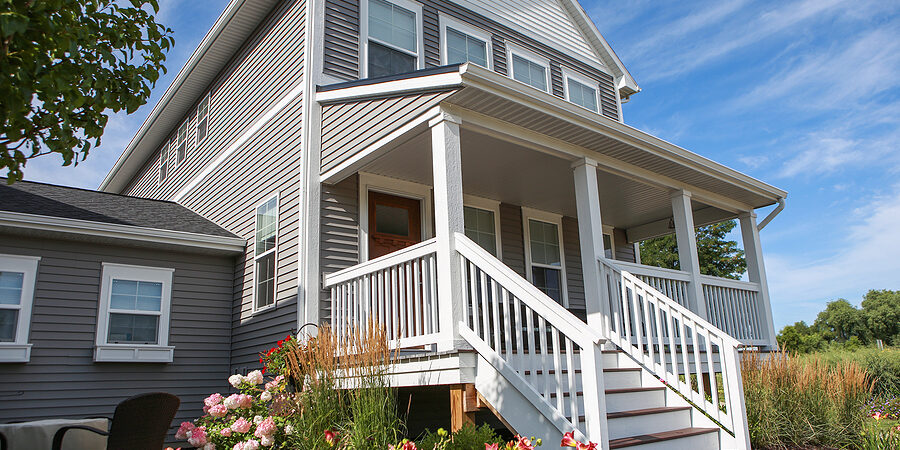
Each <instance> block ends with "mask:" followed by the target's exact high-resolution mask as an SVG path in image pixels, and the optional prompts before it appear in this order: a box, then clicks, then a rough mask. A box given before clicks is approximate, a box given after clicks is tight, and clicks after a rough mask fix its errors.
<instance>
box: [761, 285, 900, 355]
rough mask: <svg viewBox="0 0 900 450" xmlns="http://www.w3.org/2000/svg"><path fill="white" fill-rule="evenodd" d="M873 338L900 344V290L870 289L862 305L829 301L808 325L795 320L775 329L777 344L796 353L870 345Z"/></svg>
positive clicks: (873, 341)
mask: <svg viewBox="0 0 900 450" xmlns="http://www.w3.org/2000/svg"><path fill="white" fill-rule="evenodd" d="M876 339H880V340H881V341H882V342H883V343H884V344H885V345H893V346H900V291H889V290H871V291H869V292H868V293H866V295H865V297H864V298H863V301H862V304H861V308H857V307H855V306H853V305H852V304H850V302H848V301H847V300H844V299H838V300H835V301H832V302H829V303H828V304H827V305H825V310H823V311H822V312H820V313H819V314H818V316H816V320H815V322H813V324H812V325H811V326H807V325H806V323H805V322H797V323H795V324H793V325H787V326H785V327H784V328H782V329H781V332H780V333H778V343H779V345H781V346H782V347H783V348H785V349H787V350H789V351H793V352H799V353H809V352H812V351H816V350H821V349H824V348H826V347H829V346H835V345H837V346H842V347H856V346H860V345H872V344H874V343H875V340H876Z"/></svg>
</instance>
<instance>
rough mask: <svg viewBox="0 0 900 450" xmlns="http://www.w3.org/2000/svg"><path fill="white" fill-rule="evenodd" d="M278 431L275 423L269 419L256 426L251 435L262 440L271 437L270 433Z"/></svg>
mask: <svg viewBox="0 0 900 450" xmlns="http://www.w3.org/2000/svg"><path fill="white" fill-rule="evenodd" d="M276 431H278V426H277V425H275V421H274V420H272V418H271V417H269V418H267V419H266V420H263V421H262V422H260V423H259V425H257V426H256V432H255V433H253V435H254V436H256V437H258V438H262V437H265V436H271V435H272V433H274V432H276Z"/></svg>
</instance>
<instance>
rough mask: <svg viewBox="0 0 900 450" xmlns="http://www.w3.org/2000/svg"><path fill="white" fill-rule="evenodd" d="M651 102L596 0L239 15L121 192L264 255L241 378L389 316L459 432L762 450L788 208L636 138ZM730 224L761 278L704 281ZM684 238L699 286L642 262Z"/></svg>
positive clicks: (240, 347) (256, 2)
mask: <svg viewBox="0 0 900 450" xmlns="http://www.w3.org/2000/svg"><path fill="white" fill-rule="evenodd" d="M639 91H640V89H639V88H638V86H637V84H636V82H635V80H634V79H633V78H632V77H631V75H630V74H629V73H628V71H627V70H626V68H625V67H624V65H623V64H622V62H621V61H620V60H619V58H618V57H617V56H616V54H615V53H614V52H613V51H612V49H611V48H610V46H609V45H608V43H607V42H606V40H605V39H604V38H603V36H602V35H601V34H600V32H599V31H598V30H597V29H596V27H595V26H594V24H593V23H592V21H591V20H590V18H589V17H588V15H587V14H586V13H585V12H584V10H583V9H582V8H581V7H580V6H579V5H578V3H577V2H576V1H575V0H534V1H523V0H506V1H482V0H421V1H418V0H358V1H356V0H281V1H278V0H232V1H231V3H230V4H229V5H228V6H227V8H226V10H225V11H224V12H223V14H222V16H221V17H220V18H219V19H218V20H217V21H216V23H215V25H214V26H213V28H212V29H211V30H210V31H209V33H208V34H207V35H206V37H205V38H204V39H203V41H202V42H201V43H200V46H199V47H198V48H197V50H196V51H195V52H194V54H193V55H192V56H191V58H190V59H189V60H188V62H187V64H186V65H185V67H184V68H183V69H182V70H181V72H180V73H179V74H178V75H177V77H176V78H175V80H174V82H173V83H172V85H171V86H170V87H169V88H168V90H167V91H166V93H165V94H164V95H163V97H162V99H161V100H160V101H159V103H158V104H157V105H156V107H155V108H154V109H153V110H152V111H151V113H150V115H149V117H148V118H147V119H146V121H145V122H144V123H143V125H142V126H141V128H140V129H139V130H138V132H137V134H136V135H135V137H134V139H133V140H132V141H131V143H130V144H129V145H128V147H127V148H126V149H125V150H124V152H123V154H122V155H121V157H120V158H119V160H118V161H117V162H116V164H115V166H114V167H113V169H112V170H111V171H110V172H109V174H108V175H107V177H106V179H105V180H104V181H103V183H102V185H101V186H100V190H101V191H104V192H107V193H115V194H122V195H126V196H130V197H141V198H149V199H157V200H166V201H169V202H174V203H177V204H178V205H181V206H183V207H184V208H186V209H188V210H190V211H192V212H193V213H195V214H197V215H199V216H201V217H202V218H204V219H206V220H208V221H210V222H212V223H214V224H215V225H217V226H218V227H221V228H223V229H224V230H227V231H228V232H230V233H231V234H233V235H235V236H238V237H240V238H241V239H243V240H245V241H246V242H247V245H246V246H245V247H244V248H243V250H242V251H241V253H240V254H239V255H238V256H237V257H236V261H235V265H234V275H233V281H232V280H229V283H230V284H229V285H228V287H229V288H231V289H232V291H233V304H232V305H231V333H230V336H229V338H228V339H227V340H221V341H219V343H220V344H221V345H222V346H227V345H230V349H229V355H228V357H227V358H228V359H227V361H226V364H227V365H228V366H229V367H230V368H231V370H246V369H248V368H250V367H253V366H254V364H255V363H256V360H257V354H258V352H259V351H261V350H263V349H264V348H266V347H267V346H270V345H271V343H272V342H273V341H275V340H277V339H278V338H280V337H282V336H283V335H284V334H286V333H288V332H297V331H298V330H301V329H302V330H304V331H310V332H314V325H315V324H320V323H330V324H332V326H333V327H334V328H335V329H337V330H338V332H339V333H342V332H346V330H347V329H348V327H352V326H367V325H368V324H369V323H375V324H377V325H379V326H384V327H386V329H387V330H388V332H389V334H390V336H391V338H392V340H393V345H395V346H396V347H397V348H398V349H401V350H402V355H403V357H402V358H401V359H400V361H399V363H398V365H397V367H396V368H394V369H393V372H392V373H393V378H392V380H393V383H394V384H395V385H396V386H406V387H417V386H442V387H444V388H446V389H447V390H449V391H450V398H451V399H452V400H451V401H452V402H457V403H459V402H461V404H455V405H454V407H453V408H452V409H453V411H454V413H453V415H452V418H451V419H452V421H453V424H454V426H459V425H460V424H461V423H463V422H465V421H467V420H472V413H473V411H474V410H476V409H477V408H480V407H484V408H488V409H490V410H491V411H492V412H493V413H494V414H496V415H497V416H498V417H499V418H500V419H501V420H502V421H503V422H504V423H505V424H506V425H507V426H508V427H510V428H511V429H513V430H515V431H518V432H522V433H528V434H529V435H536V436H547V439H550V440H552V439H551V438H552V436H554V435H561V434H562V433H563V432H566V431H571V430H575V431H576V434H577V435H578V436H581V437H586V438H589V439H592V440H594V441H597V442H601V443H602V446H603V448H621V447H631V446H634V447H636V448H641V449H644V448H646V449H650V448H663V447H665V448H689V447H690V448H720V447H721V448H744V447H747V446H749V443H748V442H749V441H748V437H747V430H746V418H745V416H744V405H743V393H742V387H741V382H740V366H739V352H738V349H739V348H740V347H742V346H755V347H763V348H771V347H774V346H776V345H777V344H776V342H775V333H774V329H773V323H772V314H771V307H770V303H769V296H768V288H767V285H766V274H765V267H764V263H763V256H762V250H761V246H760V238H759V229H760V228H761V225H762V226H764V225H765V223H767V222H768V221H769V220H771V216H770V217H769V218H767V219H765V220H764V221H763V222H761V225H760V224H758V223H757V217H756V214H755V212H754V211H755V210H756V209H758V208H762V207H766V206H770V205H773V204H779V207H778V208H776V212H775V214H777V211H779V210H780V209H781V207H782V206H783V203H784V198H785V196H786V193H785V192H784V191H782V190H780V189H778V188H775V187H773V186H770V185H768V184H766V183H763V182H761V181H758V180H756V179H754V178H752V177H750V176H748V175H745V174H742V173H740V172H738V171H735V170H733V169H730V168H728V167H725V166H723V165H721V164H718V163H716V162H714V161H711V160H709V159H706V158H704V157H702V156H700V155H697V154H695V153H692V152H690V151H688V150H685V149H683V148H680V147H678V146H676V145H673V144H671V143H668V142H665V141H663V140H661V139H659V138H657V137H654V136H652V135H650V134H648V133H646V132H643V131H640V130H637V129H635V128H632V127H630V126H628V125H626V124H625V121H624V119H623V108H622V104H623V103H625V102H627V101H628V99H629V98H630V96H632V95H634V94H636V93H638V92H639ZM645 95H646V94H645ZM732 219H738V220H739V221H740V228H741V234H742V236H743V241H744V248H745V251H746V256H747V263H748V281H738V280H730V279H720V278H715V277H710V276H706V275H704V274H702V273H701V272H700V266H699V263H698V256H697V244H696V238H695V233H694V229H695V227H696V226H701V225H705V224H711V223H716V222H720V221H723V220H732ZM667 234H675V235H676V237H677V241H678V250H679V261H680V267H681V270H668V269H660V268H655V267H648V266H643V265H641V264H640V258H639V253H638V252H636V251H635V249H636V243H638V242H640V241H642V240H645V239H649V238H652V237H657V236H662V235H667ZM162 266H167V267H170V266H171V265H166V264H162ZM178 275H179V269H178V268H176V269H175V272H174V276H175V277H176V278H177V277H178ZM134 277H136V278H138V279H137V280H135V281H136V282H139V281H141V280H142V279H141V278H140V276H139V274H138V275H134V276H133V278H134ZM201 291H202V290H201ZM197 295H198V296H202V295H203V292H197ZM171 297H172V298H174V296H171ZM188 297H190V296H188ZM38 300H39V299H36V300H35V304H37V302H38ZM172 301H173V302H174V300H172ZM184 301H185V302H187V304H189V303H190V300H189V299H185V300H184ZM101 303H102V300H101ZM175 307H176V305H174V304H173V305H172V308H175ZM98 311H100V310H99V309H98ZM97 314H101V315H102V313H100V312H98V313H97ZM202 324H203V320H202V319H200V320H198V328H200V329H198V331H197V334H198V335H202V334H203V331H202ZM310 324H312V325H310ZM100 332H101V331H98V333H100ZM157 332H162V329H161V328H160V329H157ZM104 345H109V343H105V344H104ZM121 345H124V346H127V347H128V348H138V349H140V348H148V349H149V348H153V347H154V346H159V345H158V343H157V344H153V343H140V342H132V343H128V342H124V343H121ZM179 351H180V349H179V347H178V346H177V345H175V346H174V349H172V352H173V353H174V355H175V358H177V355H178V354H179ZM135 352H137V350H135ZM135 354H136V353H135ZM168 361H171V360H168ZM95 364H102V362H95ZM117 364H131V365H132V367H134V369H133V370H134V371H135V373H141V374H143V373H148V374H149V373H153V372H154V371H156V370H158V366H159V365H165V364H167V362H163V363H159V362H149V363H148V362H140V361H135V362H131V363H128V362H119V363H117ZM169 364H171V363H169ZM27 365H28V364H26V366H27ZM0 370H2V367H0ZM661 380H662V381H663V382H664V383H665V384H663V383H660V381H661ZM692 380H693V383H692ZM667 386H668V388H667ZM709 393H713V395H709ZM472 399H477V401H472ZM24 405H25V403H23V407H25V406H24ZM698 446H699V447H698Z"/></svg>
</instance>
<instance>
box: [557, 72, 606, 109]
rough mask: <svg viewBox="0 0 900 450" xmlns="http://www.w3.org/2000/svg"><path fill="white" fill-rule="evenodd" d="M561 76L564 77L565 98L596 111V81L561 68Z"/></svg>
mask: <svg viewBox="0 0 900 450" xmlns="http://www.w3.org/2000/svg"><path fill="white" fill-rule="evenodd" d="M563 77H564V78H565V79H566V99H568V100H569V101H570V102H572V103H574V104H576V105H578V106H580V107H582V108H585V109H589V110H591V111H593V112H598V111H599V110H598V102H597V88H596V87H595V86H596V84H597V83H595V82H591V81H590V80H588V79H586V78H583V77H578V76H574V75H572V74H571V73H568V72H567V71H566V70H565V69H563Z"/></svg>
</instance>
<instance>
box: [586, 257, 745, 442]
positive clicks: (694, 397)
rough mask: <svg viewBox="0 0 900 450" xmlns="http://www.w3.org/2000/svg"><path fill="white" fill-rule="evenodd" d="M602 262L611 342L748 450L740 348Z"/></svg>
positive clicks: (614, 266) (635, 279)
mask: <svg viewBox="0 0 900 450" xmlns="http://www.w3.org/2000/svg"><path fill="white" fill-rule="evenodd" d="M599 262H600V270H601V274H600V275H601V277H602V279H604V280H605V283H606V286H607V288H608V290H609V292H608V295H607V300H608V301H609V303H610V304H609V308H610V309H609V310H610V312H611V313H610V314H611V316H610V317H607V320H608V328H609V330H610V340H611V341H612V342H613V343H615V344H616V345H618V346H619V347H620V348H621V349H622V350H623V351H625V352H626V353H628V354H629V355H630V356H631V357H632V358H634V359H635V360H636V361H638V362H639V363H640V364H641V365H642V366H644V368H646V369H647V370H649V371H650V372H651V373H653V374H654V375H655V376H656V377H658V378H659V379H660V380H661V381H664V382H665V383H666V384H668V385H669V386H670V387H672V388H673V389H675V390H676V391H678V392H679V393H681V394H682V395H683V396H684V397H685V398H687V399H688V400H689V401H690V402H691V403H693V405H694V407H696V408H698V409H700V410H702V411H703V412H704V413H706V415H708V416H709V417H711V418H713V419H714V420H715V421H717V422H718V423H719V424H721V425H722V426H723V428H725V429H727V430H729V431H730V432H731V433H733V435H734V439H735V440H736V441H737V443H738V445H739V447H740V448H749V447H750V441H749V439H750V437H749V432H748V429H747V418H746V406H745V404H744V392H743V380H742V379H741V368H740V353H739V351H738V348H739V347H740V346H741V345H742V344H741V343H740V342H739V341H738V340H737V339H735V338H733V337H732V336H731V335H729V334H728V333H726V332H725V331H722V330H721V329H719V328H717V327H716V326H715V325H713V324H712V323H710V322H709V321H707V320H705V319H704V318H702V317H700V316H699V315H697V314H695V313H694V312H692V311H690V310H688V309H687V308H685V307H684V306H682V305H680V304H678V302H676V301H675V300H672V299H670V298H668V297H666V296H665V295H664V294H663V293H661V292H659V291H658V290H656V289H655V288H653V287H652V286H650V285H649V284H647V283H645V282H643V281H641V279H640V278H638V277H637V276H635V275H634V274H632V273H629V272H627V271H624V270H621V269H620V268H619V267H618V265H617V264H614V263H612V262H611V261H608V260H606V259H600V260H599ZM714 350H715V351H714ZM716 356H718V358H716ZM717 367H718V370H717ZM717 373H720V374H721V377H722V378H721V380H722V388H723V391H724V398H723V399H722V400H724V405H722V406H723V407H722V408H720V399H719V391H718V386H717V385H718V384H719V382H718V378H717V377H716V375H717ZM692 382H693V383H692ZM707 383H708V384H707ZM692 384H696V386H697V387H696V390H695V389H694V387H693V386H692ZM707 394H709V395H710V398H709V400H707V398H706V395H707Z"/></svg>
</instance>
